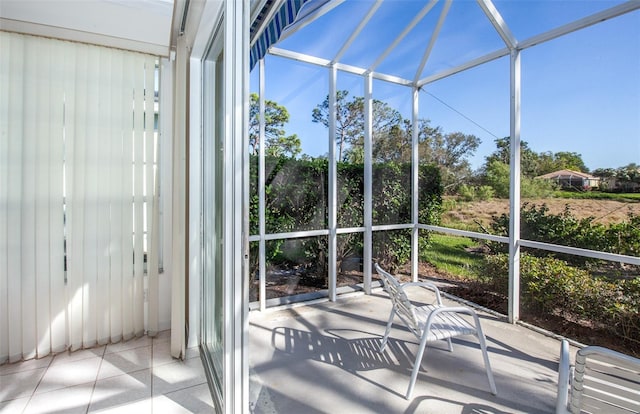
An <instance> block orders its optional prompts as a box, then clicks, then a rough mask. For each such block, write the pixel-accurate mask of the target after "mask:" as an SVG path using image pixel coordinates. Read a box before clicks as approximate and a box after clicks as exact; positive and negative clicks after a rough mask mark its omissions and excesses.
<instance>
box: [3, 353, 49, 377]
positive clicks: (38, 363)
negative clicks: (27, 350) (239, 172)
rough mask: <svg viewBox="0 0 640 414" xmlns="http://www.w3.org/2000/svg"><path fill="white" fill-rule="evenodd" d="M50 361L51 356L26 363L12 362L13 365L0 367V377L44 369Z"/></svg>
mask: <svg viewBox="0 0 640 414" xmlns="http://www.w3.org/2000/svg"><path fill="white" fill-rule="evenodd" d="M52 359H53V356H47V357H44V358H40V359H35V358H34V359H29V360H27V361H20V362H14V363H13V364H4V365H0V375H7V374H14V373H16V372H24V371H28V370H30V369H38V368H46V367H48V366H49V365H50V364H51V360H52Z"/></svg>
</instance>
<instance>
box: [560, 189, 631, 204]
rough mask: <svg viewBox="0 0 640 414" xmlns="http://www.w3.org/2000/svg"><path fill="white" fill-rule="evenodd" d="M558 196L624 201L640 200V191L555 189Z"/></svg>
mask: <svg viewBox="0 0 640 414" xmlns="http://www.w3.org/2000/svg"><path fill="white" fill-rule="evenodd" d="M554 195H555V196H556V197H558V198H570V199H590V200H617V201H624V202H630V201H631V202H633V201H636V202H640V193H601V192H599V191H586V192H577V191H556V192H555V193H554Z"/></svg>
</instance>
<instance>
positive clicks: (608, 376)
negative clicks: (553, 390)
mask: <svg viewBox="0 0 640 414" xmlns="http://www.w3.org/2000/svg"><path fill="white" fill-rule="evenodd" d="M582 412H588V413H593V412H596V413H607V414H612V413H627V414H628V413H640V359H638V358H634V357H632V356H629V355H625V354H622V353H620V352H617V351H613V350H611V349H608V348H603V347H599V346H586V347H584V348H582V349H580V350H579V351H578V352H577V353H576V361H575V367H571V361H570V356H569V343H568V342H567V341H566V340H563V341H562V344H561V345H560V366H559V369H558V397H557V400H556V414H568V413H573V414H577V413H582Z"/></svg>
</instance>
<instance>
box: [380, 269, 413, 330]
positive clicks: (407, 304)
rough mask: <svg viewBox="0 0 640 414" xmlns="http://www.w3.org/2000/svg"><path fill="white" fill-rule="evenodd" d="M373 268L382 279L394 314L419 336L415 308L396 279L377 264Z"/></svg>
mask: <svg viewBox="0 0 640 414" xmlns="http://www.w3.org/2000/svg"><path fill="white" fill-rule="evenodd" d="M374 266H375V268H376V272H378V274H379V275H380V277H381V278H382V284H383V286H384V290H386V291H387V293H388V294H389V297H390V298H391V303H392V304H393V307H394V308H395V310H396V314H397V315H398V316H399V317H400V319H402V320H403V321H404V323H406V324H407V326H408V327H409V329H411V330H412V331H414V333H418V335H421V332H420V328H419V325H418V320H417V318H416V312H415V308H414V306H413V304H412V303H411V301H410V300H409V297H408V296H407V294H406V293H405V291H404V289H402V285H401V284H400V282H398V279H396V278H395V277H393V276H392V275H391V274H390V273H388V272H386V271H385V270H383V269H382V268H381V267H380V266H379V265H378V264H377V263H375V264H374Z"/></svg>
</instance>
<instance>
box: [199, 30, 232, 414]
mask: <svg viewBox="0 0 640 414" xmlns="http://www.w3.org/2000/svg"><path fill="white" fill-rule="evenodd" d="M218 37H219V36H218ZM215 40H217V39H215ZM223 82H224V55H223V51H222V47H221V45H220V42H219V41H218V42H215V41H214V42H213V44H212V45H211V47H210V48H209V50H208V51H207V54H206V56H205V59H204V61H203V92H204V93H203V103H202V104H203V106H202V108H203V130H202V269H203V272H202V302H201V305H202V308H201V310H202V321H201V323H202V329H201V335H202V338H201V340H202V348H203V351H204V353H205V361H206V362H207V365H208V371H209V372H208V374H209V380H210V382H211V388H212V392H213V394H214V400H216V403H217V404H218V407H217V409H218V411H219V412H221V411H223V410H222V406H223V403H224V398H223V397H224V378H225V375H224V374H225V373H224V370H225V364H224V335H225V332H224V321H225V316H226V315H225V306H224V301H225V295H224V250H225V246H224V237H223V235H224V228H223V226H224V223H223V218H224V213H225V212H224V202H223V200H224V187H223V186H224V181H223V177H224V163H223V155H224V122H223V121H224V107H223V103H224V102H223Z"/></svg>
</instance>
